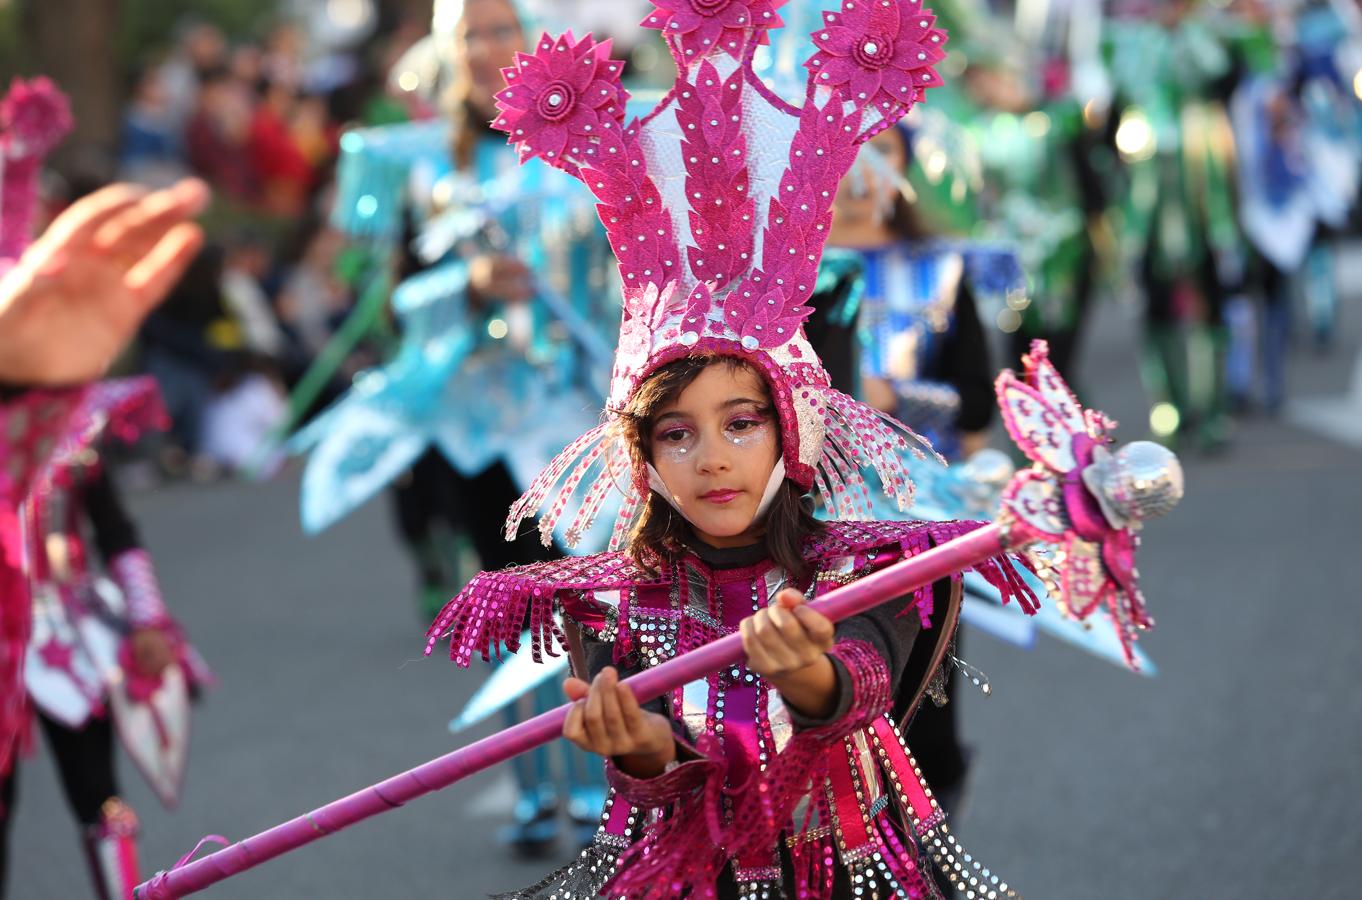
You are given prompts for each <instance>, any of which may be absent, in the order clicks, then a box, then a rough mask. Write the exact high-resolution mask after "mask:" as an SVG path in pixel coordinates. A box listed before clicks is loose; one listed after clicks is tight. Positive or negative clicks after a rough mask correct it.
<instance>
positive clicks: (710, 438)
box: [650, 362, 780, 547]
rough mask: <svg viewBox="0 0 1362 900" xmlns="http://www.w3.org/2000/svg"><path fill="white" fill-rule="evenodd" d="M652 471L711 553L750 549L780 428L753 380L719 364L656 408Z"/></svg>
mask: <svg viewBox="0 0 1362 900" xmlns="http://www.w3.org/2000/svg"><path fill="white" fill-rule="evenodd" d="M650 427H651V433H650V438H651V441H652V460H651V461H652V464H653V467H654V468H655V469H657V473H658V474H659V475H660V476H662V481H663V483H664V484H665V485H666V487H667V491H668V493H669V494H670V495H671V500H672V502H673V503H674V504H675V506H676V507H677V508H678V509H680V510H681V511H682V512H683V513H684V514H685V516H686V519H687V520H688V521H689V522H690V524H691V526H692V527H693V528H694V529H695V533H696V536H697V537H698V538H700V540H702V541H704V542H705V543H707V544H709V545H710V546H713V547H741V546H745V545H747V544H752V543H755V542H756V540H757V539H758V538H760V537H761V533H762V529H761V527H760V525H759V524H757V523H756V521H755V519H756V515H757V507H758V506H759V505H760V503H761V497H762V494H763V493H764V492H765V490H766V484H767V482H768V481H770V478H771V472H772V470H773V469H775V466H776V461H777V460H778V459H779V458H780V425H779V422H778V420H777V418H776V414H775V410H774V409H772V407H771V400H770V395H769V393H768V392H767V389H766V384H765V382H763V381H762V379H761V377H760V376H759V375H757V373H756V372H754V371H753V370H752V369H750V368H748V367H746V366H729V365H727V364H725V363H723V362H719V363H716V364H713V365H710V366H708V367H707V368H705V369H704V371H702V372H701V373H700V374H699V375H698V376H696V378H695V380H694V381H692V382H691V383H690V384H689V385H687V386H686V388H685V389H684V390H683V391H682V392H681V393H680V395H679V396H678V397H677V398H676V400H675V401H673V402H672V403H669V404H667V405H665V406H663V407H662V408H661V409H660V410H659V411H658V413H657V415H656V416H655V417H654V419H653V421H652V424H651V426H650Z"/></svg>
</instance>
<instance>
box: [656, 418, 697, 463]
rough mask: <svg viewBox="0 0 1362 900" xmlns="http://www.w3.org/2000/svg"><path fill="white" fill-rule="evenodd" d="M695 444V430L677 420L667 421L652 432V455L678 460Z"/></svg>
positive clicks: (684, 457) (687, 453)
mask: <svg viewBox="0 0 1362 900" xmlns="http://www.w3.org/2000/svg"><path fill="white" fill-rule="evenodd" d="M694 445H695V431H694V429H692V428H689V427H687V426H685V425H682V424H680V423H679V422H667V423H664V424H661V425H659V426H658V427H657V430H656V431H655V432H654V433H653V457H654V458H657V457H661V458H662V459H666V460H669V461H671V462H680V461H681V460H683V459H686V457H687V456H688V455H689V454H690V451H691V448H692V447H693V446H694Z"/></svg>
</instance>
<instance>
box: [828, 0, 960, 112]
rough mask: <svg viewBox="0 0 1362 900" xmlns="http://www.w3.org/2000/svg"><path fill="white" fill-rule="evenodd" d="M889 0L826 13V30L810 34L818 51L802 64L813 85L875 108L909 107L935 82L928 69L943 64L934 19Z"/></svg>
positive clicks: (856, 1) (849, 3) (854, 0)
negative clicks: (811, 73) (842, 94)
mask: <svg viewBox="0 0 1362 900" xmlns="http://www.w3.org/2000/svg"><path fill="white" fill-rule="evenodd" d="M914 6H915V5H914V4H900V3H895V2H894V0H844V2H843V3H842V11H841V12H840V13H835V12H825V13H823V21H824V24H825V26H826V27H824V28H821V29H819V30H818V31H815V32H814V33H813V42H814V45H815V46H816V47H818V49H819V52H818V53H816V54H814V56H813V58H812V59H810V60H809V61H808V63H807V65H808V67H809V70H810V71H812V72H813V73H814V77H815V79H816V81H817V83H818V84H819V85H821V86H823V87H830V88H838V89H841V90H843V91H845V92H846V94H847V95H848V96H850V97H855V98H856V100H857V101H858V102H861V103H866V104H870V105H873V106H876V107H878V108H880V109H885V110H887V109H890V108H892V107H894V106H896V105H908V106H911V105H912V104H914V103H916V102H918V101H919V100H921V99H922V93H923V91H925V90H926V89H927V88H929V87H935V86H936V85H937V84H938V83H940V76H938V75H937V74H936V70H935V69H933V68H932V66H933V65H934V64H936V63H938V62H940V61H941V60H943V59H945V57H946V52H945V46H944V45H945V37H944V36H943V35H942V33H941V32H940V31H938V30H936V29H934V28H933V27H932V26H933V24H934V23H935V22H936V17H935V16H933V15H932V14H931V13H929V12H926V11H924V10H922V9H921V8H920V7H917V8H914Z"/></svg>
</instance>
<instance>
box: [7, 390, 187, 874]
mask: <svg viewBox="0 0 1362 900" xmlns="http://www.w3.org/2000/svg"><path fill="white" fill-rule="evenodd" d="M74 421H76V422H81V423H86V426H87V427H88V428H93V429H97V430H99V431H104V430H105V429H107V430H108V432H109V433H111V434H112V435H113V436H116V437H117V438H118V439H119V440H122V441H125V442H132V441H135V440H136V439H137V438H138V437H139V436H140V435H141V434H142V433H143V432H144V431H145V430H146V429H148V428H162V427H164V426H165V423H166V421H167V420H166V416H165V413H164V410H163V409H162V407H161V403H160V398H159V394H158V393H157V390H156V385H155V382H154V381H152V380H151V379H150V378H137V379H129V380H121V381H107V382H100V383H99V384H96V385H93V386H92V387H91V388H90V389H89V390H88V391H87V393H86V395H85V397H84V399H83V401H82V403H81V405H80V407H78V408H77V410H76V412H75V415H74ZM63 443H64V444H65V445H67V446H65V447H62V446H59V448H58V450H57V453H56V457H55V458H54V460H53V462H52V463H51V464H50V465H49V467H48V469H47V471H46V473H45V475H44V477H43V480H42V483H41V484H40V485H39V486H38V488H37V489H36V490H35V491H33V492H32V493H31V494H30V495H29V499H28V503H27V504H26V506H25V510H24V512H25V514H26V521H25V526H26V528H25V530H26V532H27V543H28V545H29V547H28V559H29V571H28V592H29V595H30V596H31V598H32V599H31V603H32V619H31V624H30V629H31V630H30V634H29V639H28V650H27V658H26V662H25V666H24V680H25V686H26V689H27V694H28V700H29V702H30V703H31V705H32V707H33V708H34V711H35V713H36V716H37V718H38V720H39V722H40V723H41V725H42V730H43V734H44V736H45V737H46V740H47V743H48V745H49V746H50V747H51V748H52V752H53V755H54V756H55V758H56V763H57V769H58V772H59V774H60V776H61V780H62V786H63V788H64V790H65V793H66V798H67V801H68V803H69V804H70V806H71V811H72V814H73V815H74V816H75V818H76V820H77V822H79V823H80V825H81V828H82V832H83V835H82V837H83V840H84V843H85V850H86V855H87V860H88V862H89V864H90V869H91V874H92V878H93V881H94V887H95V893H96V895H97V896H98V897H100V898H102V900H125V898H129V897H131V896H132V894H131V891H132V888H133V887H135V886H136V885H137V883H138V881H139V880H140V878H139V875H138V863H137V844H136V839H137V829H138V821H137V815H136V814H135V813H134V812H133V810H132V808H131V807H130V806H128V804H127V803H126V802H124V801H123V800H122V799H121V798H120V797H119V790H118V787H117V783H118V782H117V778H116V776H115V772H114V739H115V736H117V738H118V739H119V741H120V742H121V743H122V744H123V745H124V747H125V748H126V750H127V751H128V752H129V754H130V756H131V757H132V758H133V761H134V762H135V763H136V765H137V768H138V769H139V771H141V772H142V774H143V775H144V776H145V777H146V779H147V782H148V784H149V785H150V786H151V787H152V789H153V792H154V793H156V794H157V796H158V797H159V798H160V800H161V801H162V802H163V803H164V804H165V805H166V806H167V807H168V808H173V807H174V805H175V804H176V802H177V801H178V798H179V793H180V786H181V780H182V777H183V774H184V767H185V763H186V762H187V755H188V750H189V702H190V697H191V694H193V693H195V692H197V690H198V689H199V688H201V687H204V686H206V685H209V684H211V683H212V682H213V676H212V674H211V673H210V672H209V671H208V668H207V666H206V665H205V664H204V663H203V660H202V659H201V658H200V657H199V655H198V653H197V652H195V651H194V649H193V648H192V647H191V646H190V645H189V644H188V642H187V641H186V639H185V636H184V632H183V630H182V629H181V628H180V626H179V625H178V624H177V623H176V621H175V620H174V618H173V617H172V616H171V615H170V612H169V611H168V610H167V608H166V605H165V603H164V601H163V600H162V598H161V590H160V584H159V580H158V579H157V577H156V571H155V568H154V566H153V564H152V561H151V557H150V555H149V554H148V553H147V551H146V550H145V549H144V548H143V546H142V543H141V540H140V538H139V536H138V532H137V528H136V525H135V523H134V522H133V520H132V519H131V517H130V516H129V514H128V512H127V510H126V508H125V506H124V504H123V502H122V500H121V498H120V497H119V493H118V490H117V488H116V486H115V484H114V481H113V479H112V478H111V476H110V475H109V473H108V471H107V470H106V468H105V467H104V465H103V460H102V459H101V456H100V454H99V453H97V452H96V451H95V450H94V449H86V450H78V448H77V444H76V441H75V440H74V439H73V438H72V437H71V436H68V437H66V438H64V439H63ZM73 450H77V451H78V452H74V453H73V452H72V451H73ZM87 536H88V538H87ZM89 539H92V543H93V547H94V548H96V549H98V551H99V556H100V557H101V558H102V560H103V562H104V569H105V571H106V572H107V573H108V577H107V578H100V577H98V576H97V574H96V570H95V569H94V568H93V566H92V560H91V555H92V554H91V541H90V540H89ZM0 800H2V801H3V808H0V818H2V819H3V822H0V828H3V829H5V830H6V831H7V830H8V826H9V821H10V818H11V814H12V813H13V811H14V809H13V802H14V773H13V772H12V771H11V772H10V773H9V774H8V775H6V776H5V778H4V779H3V782H2V783H0ZM0 877H3V872H2V871H0Z"/></svg>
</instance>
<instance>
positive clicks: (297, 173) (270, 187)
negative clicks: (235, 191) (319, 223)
mask: <svg viewBox="0 0 1362 900" xmlns="http://www.w3.org/2000/svg"><path fill="white" fill-rule="evenodd" d="M299 109H300V105H299V102H298V98H297V95H296V93H295V91H294V89H293V88H292V87H290V86H289V85H288V84H287V83H285V82H281V81H266V82H265V83H263V84H262V85H261V88H260V93H259V97H258V103H257V105H256V108H255V112H254V114H253V115H252V117H251V127H250V136H249V138H248V141H247V147H248V151H249V155H250V165H251V171H252V175H253V178H254V181H255V183H256V184H258V185H260V187H261V194H260V197H261V205H262V207H263V208H264V210H265V211H266V212H269V213H272V214H274V215H278V216H285V217H289V218H293V217H296V216H298V215H299V214H300V213H301V212H302V210H303V205H304V203H305V202H306V199H307V195H308V192H309V191H310V190H311V189H312V182H313V168H312V163H311V162H310V161H309V160H308V157H307V156H306V155H305V154H304V152H303V149H302V147H300V146H299V142H298V140H297V138H296V137H295V134H294V131H293V128H294V123H295V121H296V120H297V117H298V114H299ZM322 116H323V119H324V118H325V112H324V111H323V114H322ZM321 127H322V128H324V127H325V126H324V124H323V125H322V126H321Z"/></svg>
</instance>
